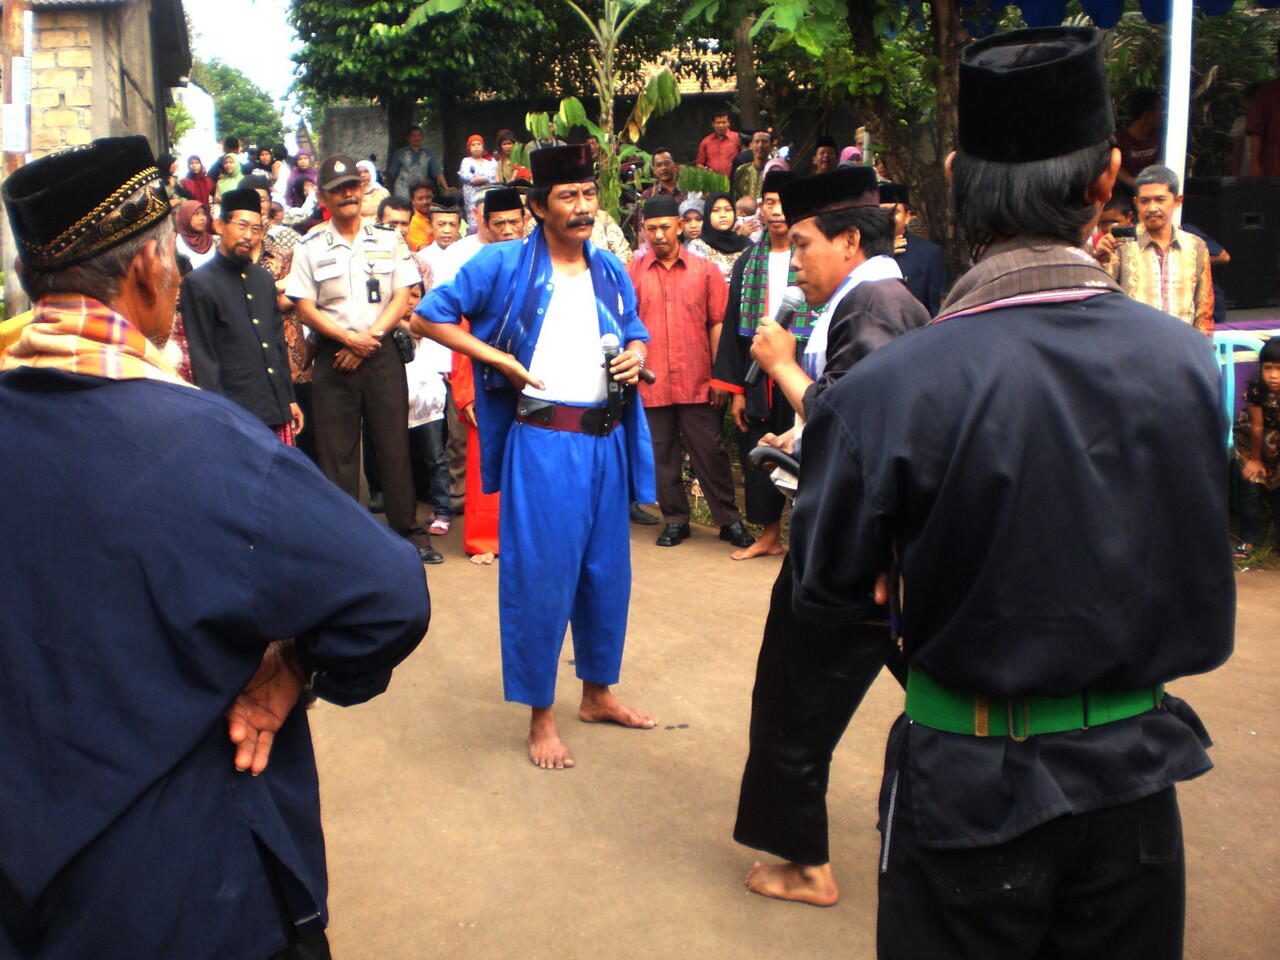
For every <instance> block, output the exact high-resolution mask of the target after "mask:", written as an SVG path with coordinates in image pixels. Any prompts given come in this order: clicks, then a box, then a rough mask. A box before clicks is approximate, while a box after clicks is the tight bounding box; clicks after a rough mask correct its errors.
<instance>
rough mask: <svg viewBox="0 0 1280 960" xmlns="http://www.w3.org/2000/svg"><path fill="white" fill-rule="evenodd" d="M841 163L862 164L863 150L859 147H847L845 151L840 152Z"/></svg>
mask: <svg viewBox="0 0 1280 960" xmlns="http://www.w3.org/2000/svg"><path fill="white" fill-rule="evenodd" d="M840 162H841V163H861V162H862V148H861V147H858V146H853V147H845V148H844V149H843V150H841V151H840Z"/></svg>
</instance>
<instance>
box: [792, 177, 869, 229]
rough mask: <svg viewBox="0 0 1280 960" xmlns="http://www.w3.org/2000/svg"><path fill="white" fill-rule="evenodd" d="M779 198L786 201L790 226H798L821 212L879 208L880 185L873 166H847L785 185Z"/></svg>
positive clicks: (801, 178)
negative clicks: (854, 208)
mask: <svg viewBox="0 0 1280 960" xmlns="http://www.w3.org/2000/svg"><path fill="white" fill-rule="evenodd" d="M778 199H779V200H781V201H782V212H783V213H785V214H786V216H787V225H788V226H791V227H794V226H795V225H796V224H797V223H799V222H800V221H801V220H807V219H809V217H816V216H817V215H818V214H820V213H834V212H835V211H837V210H848V209H849V208H851V207H878V206H880V186H879V182H878V181H877V180H876V172H875V170H873V169H872V168H871V167H846V168H844V169H843V170H832V171H831V172H830V173H819V174H817V175H816V176H812V177H800V178H799V179H797V180H792V181H791V182H790V183H784V184H783V185H782V187H781V189H779V190H778Z"/></svg>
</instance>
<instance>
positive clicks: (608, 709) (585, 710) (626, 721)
mask: <svg viewBox="0 0 1280 960" xmlns="http://www.w3.org/2000/svg"><path fill="white" fill-rule="evenodd" d="M578 719H579V720H581V721H582V722H583V723H616V724H618V726H620V727H636V728H638V729H641V730H652V729H653V728H654V727H656V726H657V725H658V719H657V717H651V716H650V715H649V714H647V713H641V712H640V711H639V710H632V709H631V708H630V707H628V706H627V705H626V704H624V703H623V702H622V701H620V700H619V699H618V698H617V697H615V696H614V695H613V694H612V693H610V692H609V688H608V687H605V686H601V685H600V684H598V683H587V682H586V681H583V684H582V706H581V707H579V708H578Z"/></svg>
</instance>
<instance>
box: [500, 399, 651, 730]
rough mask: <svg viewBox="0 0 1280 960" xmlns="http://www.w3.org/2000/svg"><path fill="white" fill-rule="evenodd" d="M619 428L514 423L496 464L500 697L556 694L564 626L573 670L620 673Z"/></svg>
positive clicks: (598, 676)
mask: <svg viewBox="0 0 1280 960" xmlns="http://www.w3.org/2000/svg"><path fill="white" fill-rule="evenodd" d="M628 493H629V488H628V480H627V452H626V436H625V433H624V429H623V428H622V427H618V428H617V429H615V430H614V431H613V433H612V434H610V435H609V436H607V437H592V436H588V435H586V434H581V433H568V432H565V431H562V430H547V429H544V428H542V427H535V426H529V425H528V424H523V423H517V424H515V425H514V426H512V428H511V433H510V434H509V435H508V436H507V446H506V452H505V455H504V458H503V465H502V512H501V514H500V516H499V521H498V529H499V537H498V539H499V542H500V543H501V544H502V563H501V566H500V567H499V571H498V607H499V612H500V620H501V625H502V682H503V689H504V692H505V695H506V698H507V699H508V700H514V701H516V702H517V703H527V704H528V705H529V706H531V707H549V706H551V705H552V704H553V703H554V702H555V696H556V669H557V664H558V661H559V659H560V648H561V645H562V644H563V643H564V631H565V627H566V626H568V625H570V624H572V626H573V651H574V659H575V660H576V663H577V673H578V677H579V678H580V679H582V680H585V681H588V682H590V683H600V684H606V685H611V684H614V683H617V682H618V671H619V669H620V667H621V664H622V645H623V640H624V639H625V637H626V633H627V608H628V606H629V604H630V600H631V527H630V523H629V520H628V509H629V506H630V503H629V500H630V498H629V495H628Z"/></svg>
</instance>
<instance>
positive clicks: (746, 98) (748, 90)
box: [733, 13, 760, 130]
mask: <svg viewBox="0 0 1280 960" xmlns="http://www.w3.org/2000/svg"><path fill="white" fill-rule="evenodd" d="M755 22H756V15H755V14H754V13H753V14H751V15H749V16H748V17H746V18H745V19H743V21H742V22H741V23H739V24H738V25H737V26H736V27H734V28H733V57H734V63H735V66H736V68H737V73H738V117H739V120H740V122H741V124H742V126H744V127H750V128H751V129H752V130H755V129H758V128H759V126H760V97H759V92H758V90H757V84H756V51H755V45H754V44H753V43H752V41H751V27H752V26H753V25H754V24H755Z"/></svg>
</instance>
